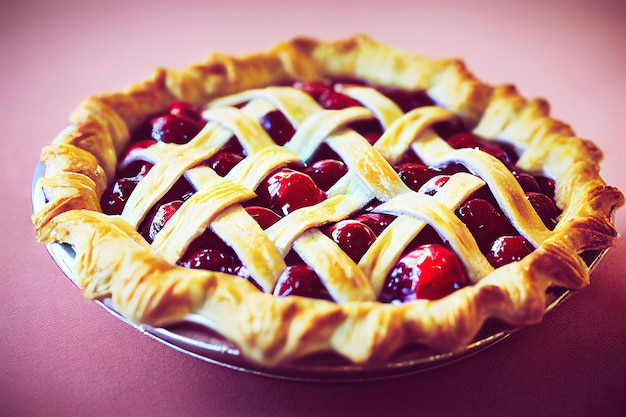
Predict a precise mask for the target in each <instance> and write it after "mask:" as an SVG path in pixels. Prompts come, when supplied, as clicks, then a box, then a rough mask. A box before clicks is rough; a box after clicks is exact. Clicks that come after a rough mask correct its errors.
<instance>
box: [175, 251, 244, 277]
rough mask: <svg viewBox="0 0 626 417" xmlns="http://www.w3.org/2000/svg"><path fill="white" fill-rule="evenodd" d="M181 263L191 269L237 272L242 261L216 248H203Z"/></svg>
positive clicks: (180, 263)
mask: <svg viewBox="0 0 626 417" xmlns="http://www.w3.org/2000/svg"><path fill="white" fill-rule="evenodd" d="M179 265H181V266H184V267H185V268H191V269H206V270H208V271H216V272H225V273H227V274H236V273H237V270H238V268H239V267H241V263H240V262H239V259H238V258H237V257H236V256H233V255H231V254H228V253H224V252H220V251H218V250H215V249H209V248H202V249H199V250H198V251H196V252H194V253H192V254H191V255H190V256H188V257H187V258H185V260H184V261H182V262H179Z"/></svg>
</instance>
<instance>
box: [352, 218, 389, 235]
mask: <svg viewBox="0 0 626 417" xmlns="http://www.w3.org/2000/svg"><path fill="white" fill-rule="evenodd" d="M394 219H395V217H394V216H392V215H390V214H383V213H363V214H361V215H359V216H357V217H355V218H354V220H356V221H358V222H361V223H363V224H364V225H366V226H367V227H369V229H370V230H371V231H372V232H374V234H375V235H376V236H378V235H380V234H381V233H382V232H383V230H385V229H386V228H387V226H389V225H390V224H391V222H392V221H393V220H394Z"/></svg>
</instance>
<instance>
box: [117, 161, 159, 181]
mask: <svg viewBox="0 0 626 417" xmlns="http://www.w3.org/2000/svg"><path fill="white" fill-rule="evenodd" d="M153 166H154V165H153V164H152V163H150V162H146V161H143V160H136V161H133V162H131V163H129V164H128V165H126V166H125V167H118V171H117V173H116V174H117V177H118V178H131V177H137V182H139V180H141V179H142V178H143V177H145V176H146V174H147V173H148V171H150V169H151V168H152V167H153Z"/></svg>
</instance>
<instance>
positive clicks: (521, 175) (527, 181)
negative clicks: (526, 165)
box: [513, 171, 541, 193]
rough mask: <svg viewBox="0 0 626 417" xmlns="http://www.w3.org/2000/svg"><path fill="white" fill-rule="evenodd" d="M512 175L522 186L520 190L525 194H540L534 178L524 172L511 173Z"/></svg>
mask: <svg viewBox="0 0 626 417" xmlns="http://www.w3.org/2000/svg"><path fill="white" fill-rule="evenodd" d="M513 175H514V176H515V179H517V182H519V184H520V185H521V186H522V189H523V190H524V191H525V192H527V193H539V192H541V187H540V186H539V183H537V180H535V177H533V176H532V175H530V174H527V173H525V172H519V171H513Z"/></svg>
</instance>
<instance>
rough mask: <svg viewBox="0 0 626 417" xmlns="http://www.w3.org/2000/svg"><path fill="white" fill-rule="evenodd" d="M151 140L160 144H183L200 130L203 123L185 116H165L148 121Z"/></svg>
mask: <svg viewBox="0 0 626 417" xmlns="http://www.w3.org/2000/svg"><path fill="white" fill-rule="evenodd" d="M150 124H151V125H152V132H151V136H152V139H154V140H156V141H160V142H167V143H177V144H184V143H187V142H189V141H190V140H191V139H193V137H194V136H196V135H197V134H198V132H200V130H202V127H203V126H204V122H202V121H198V120H194V119H191V118H189V117H187V116H178V115H174V114H165V115H162V116H157V117H154V118H152V119H151V120H150Z"/></svg>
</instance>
